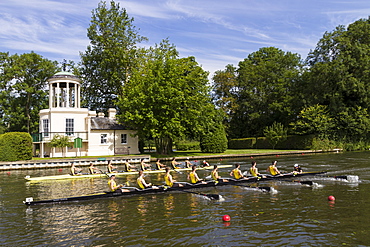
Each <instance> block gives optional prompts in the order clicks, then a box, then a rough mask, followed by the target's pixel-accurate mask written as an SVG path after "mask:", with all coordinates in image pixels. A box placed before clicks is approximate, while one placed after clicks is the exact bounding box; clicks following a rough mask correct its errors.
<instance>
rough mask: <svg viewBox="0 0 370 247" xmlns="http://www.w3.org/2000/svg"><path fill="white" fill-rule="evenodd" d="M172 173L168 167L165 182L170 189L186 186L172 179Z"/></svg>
mask: <svg viewBox="0 0 370 247" xmlns="http://www.w3.org/2000/svg"><path fill="white" fill-rule="evenodd" d="M170 172H171V169H170V168H169V167H166V174H165V175H164V181H165V182H166V185H167V186H169V187H183V186H184V185H182V184H180V183H177V182H176V180H174V179H173V178H172V175H171V174H170Z"/></svg>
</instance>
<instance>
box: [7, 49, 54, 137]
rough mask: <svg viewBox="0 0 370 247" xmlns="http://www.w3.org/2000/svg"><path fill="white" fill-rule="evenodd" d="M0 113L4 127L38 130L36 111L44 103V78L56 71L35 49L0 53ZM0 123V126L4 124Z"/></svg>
mask: <svg viewBox="0 0 370 247" xmlns="http://www.w3.org/2000/svg"><path fill="white" fill-rule="evenodd" d="M0 55H1V56H0V57H1V59H0V66H1V67H2V69H3V73H1V74H0V79H1V83H0V114H1V117H2V124H0V125H2V126H4V127H6V131H25V132H28V133H35V132H38V127H39V126H38V125H39V111H40V110H41V109H45V108H47V106H48V92H47V91H46V88H47V86H48V85H47V81H46V80H47V79H48V78H49V77H50V76H52V75H53V74H54V73H55V72H56V71H57V62H52V61H50V60H48V59H45V58H43V57H42V56H40V55H38V54H36V53H33V52H31V53H25V54H22V55H17V54H15V55H12V56H9V55H8V54H5V53H3V54H0ZM4 127H3V128H4Z"/></svg>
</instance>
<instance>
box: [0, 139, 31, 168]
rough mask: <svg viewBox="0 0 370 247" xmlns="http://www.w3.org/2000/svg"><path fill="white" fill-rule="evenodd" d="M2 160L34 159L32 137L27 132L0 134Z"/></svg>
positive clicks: (0, 158) (0, 156)
mask: <svg viewBox="0 0 370 247" xmlns="http://www.w3.org/2000/svg"><path fill="white" fill-rule="evenodd" d="M0 154H1V155H0V160H1V161H18V160H30V159H32V137H31V135H30V134H28V133H25V132H9V133H5V134H2V135H0Z"/></svg>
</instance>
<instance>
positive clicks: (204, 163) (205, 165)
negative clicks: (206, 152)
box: [202, 160, 210, 167]
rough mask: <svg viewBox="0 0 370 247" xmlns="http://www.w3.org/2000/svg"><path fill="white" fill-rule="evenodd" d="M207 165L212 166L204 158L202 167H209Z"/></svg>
mask: <svg viewBox="0 0 370 247" xmlns="http://www.w3.org/2000/svg"><path fill="white" fill-rule="evenodd" d="M207 166H210V165H209V163H208V162H207V161H205V160H203V164H202V167H207Z"/></svg>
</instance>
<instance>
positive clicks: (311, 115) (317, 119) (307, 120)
mask: <svg viewBox="0 0 370 247" xmlns="http://www.w3.org/2000/svg"><path fill="white" fill-rule="evenodd" d="M334 126H335V125H334V119H333V118H332V117H330V115H329V111H328V108H327V107H326V106H323V105H314V106H310V107H307V108H305V109H303V110H302V111H301V112H300V114H299V115H298V120H297V121H296V122H295V123H294V125H293V130H294V131H295V133H296V134H299V135H310V134H314V135H317V136H320V137H327V136H328V135H329V133H330V132H331V131H332V130H333V128H334Z"/></svg>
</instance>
